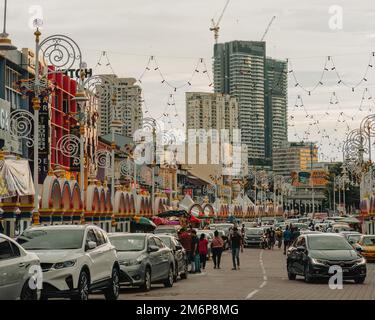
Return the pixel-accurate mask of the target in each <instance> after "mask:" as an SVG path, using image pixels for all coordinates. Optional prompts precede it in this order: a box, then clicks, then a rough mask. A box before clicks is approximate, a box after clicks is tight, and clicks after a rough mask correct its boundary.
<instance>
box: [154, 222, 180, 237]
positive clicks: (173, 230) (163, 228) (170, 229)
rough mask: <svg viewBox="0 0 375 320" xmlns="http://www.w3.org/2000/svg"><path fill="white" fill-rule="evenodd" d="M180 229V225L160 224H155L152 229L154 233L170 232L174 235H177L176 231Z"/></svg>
mask: <svg viewBox="0 0 375 320" xmlns="http://www.w3.org/2000/svg"><path fill="white" fill-rule="evenodd" d="M180 229H181V226H180V225H160V226H157V227H156V228H155V230H154V233H155V234H160V233H163V234H171V235H174V236H175V237H177V236H178V231H179V230H180Z"/></svg>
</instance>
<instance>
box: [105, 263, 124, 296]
mask: <svg viewBox="0 0 375 320" xmlns="http://www.w3.org/2000/svg"><path fill="white" fill-rule="evenodd" d="M119 295H120V276H119V272H118V269H117V268H116V267H114V268H113V269H112V277H111V284H110V286H109V287H108V288H107V289H105V290H104V296H105V299H106V300H117V298H118V296H119Z"/></svg>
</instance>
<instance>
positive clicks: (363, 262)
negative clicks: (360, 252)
mask: <svg viewBox="0 0 375 320" xmlns="http://www.w3.org/2000/svg"><path fill="white" fill-rule="evenodd" d="M355 263H356V264H357V265H361V264H366V259H365V258H363V257H362V258H359V259H357V260H355Z"/></svg>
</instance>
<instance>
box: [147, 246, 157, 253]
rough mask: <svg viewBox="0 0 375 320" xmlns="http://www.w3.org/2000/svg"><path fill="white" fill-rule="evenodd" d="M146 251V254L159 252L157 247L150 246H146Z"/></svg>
mask: <svg viewBox="0 0 375 320" xmlns="http://www.w3.org/2000/svg"><path fill="white" fill-rule="evenodd" d="M147 251H148V252H156V251H159V247H158V246H154V245H151V246H148V248H147Z"/></svg>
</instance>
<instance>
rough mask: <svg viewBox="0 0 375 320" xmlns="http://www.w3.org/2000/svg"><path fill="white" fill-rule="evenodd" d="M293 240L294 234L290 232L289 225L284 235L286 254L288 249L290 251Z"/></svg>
mask: <svg viewBox="0 0 375 320" xmlns="http://www.w3.org/2000/svg"><path fill="white" fill-rule="evenodd" d="M291 238H292V233H291V232H290V229H289V226H288V225H287V226H286V228H285V230H284V233H283V240H284V254H286V249H288V247H289V245H290V240H291Z"/></svg>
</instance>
